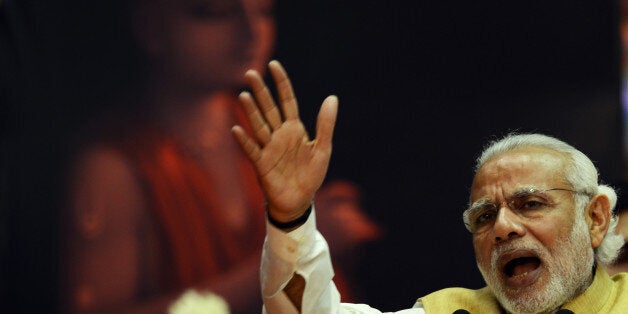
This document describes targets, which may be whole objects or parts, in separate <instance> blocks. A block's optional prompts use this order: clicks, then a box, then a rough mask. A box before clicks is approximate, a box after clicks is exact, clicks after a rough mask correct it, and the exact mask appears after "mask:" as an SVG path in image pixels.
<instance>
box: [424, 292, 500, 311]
mask: <svg viewBox="0 0 628 314" xmlns="http://www.w3.org/2000/svg"><path fill="white" fill-rule="evenodd" d="M418 302H420V303H422V304H423V308H424V309H425V310H426V312H428V313H429V312H435V313H441V312H445V313H451V312H453V311H455V310H458V309H464V310H467V311H469V312H471V313H499V311H500V310H499V303H498V302H497V300H496V299H495V296H494V295H493V293H492V292H491V290H490V289H489V288H488V287H484V288H481V289H468V288H461V287H451V288H445V289H442V290H438V291H434V292H432V293H430V294H428V295H426V296H424V297H421V298H419V300H418Z"/></svg>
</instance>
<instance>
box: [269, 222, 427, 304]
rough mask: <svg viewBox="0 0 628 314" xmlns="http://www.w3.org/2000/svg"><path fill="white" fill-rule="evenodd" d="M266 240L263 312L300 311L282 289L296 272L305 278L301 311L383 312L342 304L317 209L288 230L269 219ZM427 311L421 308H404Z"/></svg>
mask: <svg viewBox="0 0 628 314" xmlns="http://www.w3.org/2000/svg"><path fill="white" fill-rule="evenodd" d="M266 231H267V235H266V240H265V242H264V249H263V252H262V264H261V272H260V276H261V278H260V279H261V283H262V297H263V299H264V313H269V314H275V313H280V314H290V313H299V312H298V311H297V309H296V308H295V307H294V305H293V304H292V302H291V301H290V300H289V299H288V297H287V295H286V294H285V293H284V292H283V289H284V287H285V286H286V285H287V284H288V282H289V281H290V279H291V278H292V276H293V274H294V273H297V274H299V275H301V276H302V277H303V279H305V291H304V293H303V300H302V304H301V313H303V314H318V313H325V314H326V313H381V312H380V311H379V310H377V309H373V308H371V307H369V306H368V305H365V304H348V303H340V294H339V293H338V290H337V289H336V286H335V285H334V282H333V281H332V278H333V276H334V272H333V268H332V264H331V258H330V256H329V248H328V246H327V242H326V241H325V239H324V238H323V236H322V235H321V234H320V233H319V232H318V230H316V213H315V211H314V209H313V210H312V213H311V214H310V217H309V218H308V220H307V221H306V222H305V224H303V225H302V226H300V227H299V228H297V229H296V230H293V231H291V232H289V233H286V232H283V231H282V230H280V229H277V228H275V227H274V226H273V225H271V224H270V223H268V222H266ZM399 313H404V314H406V313H407V314H410V313H413V314H420V313H424V312H423V309H422V308H413V309H408V310H404V311H401V312H399Z"/></svg>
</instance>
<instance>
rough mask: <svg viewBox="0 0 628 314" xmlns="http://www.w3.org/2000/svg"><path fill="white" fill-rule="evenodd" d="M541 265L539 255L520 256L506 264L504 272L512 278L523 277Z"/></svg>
mask: <svg viewBox="0 0 628 314" xmlns="http://www.w3.org/2000/svg"><path fill="white" fill-rule="evenodd" d="M540 265H541V261H540V260H539V259H538V258H537V257H533V256H530V257H519V258H515V259H512V260H510V262H508V263H506V266H504V273H505V274H506V276H508V277H510V278H516V277H523V276H525V275H526V274H527V273H529V272H531V271H533V270H536V269H537V268H539V266H540Z"/></svg>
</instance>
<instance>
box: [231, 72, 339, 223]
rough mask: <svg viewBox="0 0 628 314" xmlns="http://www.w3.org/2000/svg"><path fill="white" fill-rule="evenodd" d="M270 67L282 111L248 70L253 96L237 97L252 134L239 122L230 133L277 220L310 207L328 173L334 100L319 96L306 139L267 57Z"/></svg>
mask: <svg viewBox="0 0 628 314" xmlns="http://www.w3.org/2000/svg"><path fill="white" fill-rule="evenodd" d="M269 69H270V73H271V75H272V77H273V79H274V81H275V85H276V88H277V94H278V97H279V103H280V106H281V110H280V109H279V108H278V107H277V105H276V104H275V101H274V100H273V97H272V94H271V93H270V91H269V89H268V87H267V86H266V84H265V83H264V81H263V79H262V78H261V76H260V75H259V73H257V72H256V71H253V70H249V71H248V72H247V73H246V75H245V77H246V79H247V82H248V84H249V85H250V87H251V89H252V91H253V94H254V96H255V97H253V96H252V95H251V94H249V93H248V92H243V93H242V94H240V100H241V103H242V106H243V108H244V110H245V112H246V114H247V119H248V122H249V124H250V126H251V130H252V133H253V134H252V137H251V136H249V135H248V134H247V133H246V132H245V131H244V129H243V128H242V127H240V126H235V127H234V128H233V133H234V135H235V137H236V139H237V140H238V143H239V144H240V146H241V147H242V149H243V150H244V152H245V153H246V155H247V156H248V158H249V160H251V162H252V163H253V165H254V166H255V170H256V172H257V176H258V178H259V181H260V184H261V185H262V189H263V190H264V193H265V195H266V199H267V202H268V207H269V211H270V214H271V215H272V216H273V217H274V218H275V219H276V220H279V221H290V220H293V219H295V218H297V217H299V216H301V215H302V214H303V212H305V210H306V209H307V208H308V207H309V205H310V202H311V201H312V199H313V197H314V193H315V192H316V190H318V188H319V187H320V186H321V184H322V183H323V180H324V178H325V175H326V173H327V168H328V166H329V160H330V157H331V150H332V135H333V130H334V125H335V123H336V115H337V111H338V100H337V98H336V97H335V96H329V97H327V98H326V99H325V101H323V104H322V105H321V109H320V111H319V114H318V119H317V123H316V138H315V139H313V140H310V138H309V136H308V134H307V131H306V130H305V127H304V126H303V123H302V122H301V120H300V118H299V110H298V105H297V101H296V98H295V96H294V91H293V89H292V85H291V83H290V79H289V78H288V75H287V74H286V72H285V70H284V69H283V67H282V66H281V64H280V63H279V62H277V61H271V62H270V64H269Z"/></svg>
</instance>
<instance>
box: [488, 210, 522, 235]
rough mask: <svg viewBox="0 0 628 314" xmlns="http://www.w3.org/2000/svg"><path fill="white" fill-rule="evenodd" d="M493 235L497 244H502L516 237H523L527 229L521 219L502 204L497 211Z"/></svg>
mask: <svg viewBox="0 0 628 314" xmlns="http://www.w3.org/2000/svg"><path fill="white" fill-rule="evenodd" d="M493 233H494V235H495V242H501V241H505V240H509V239H511V238H515V237H522V236H523V235H524V234H525V228H524V227H523V225H522V224H521V218H520V217H519V216H517V214H516V213H514V212H513V211H512V210H511V209H510V208H509V207H508V205H506V204H502V205H501V208H500V209H499V210H498V211H497V218H496V219H495V224H494V225H493Z"/></svg>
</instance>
